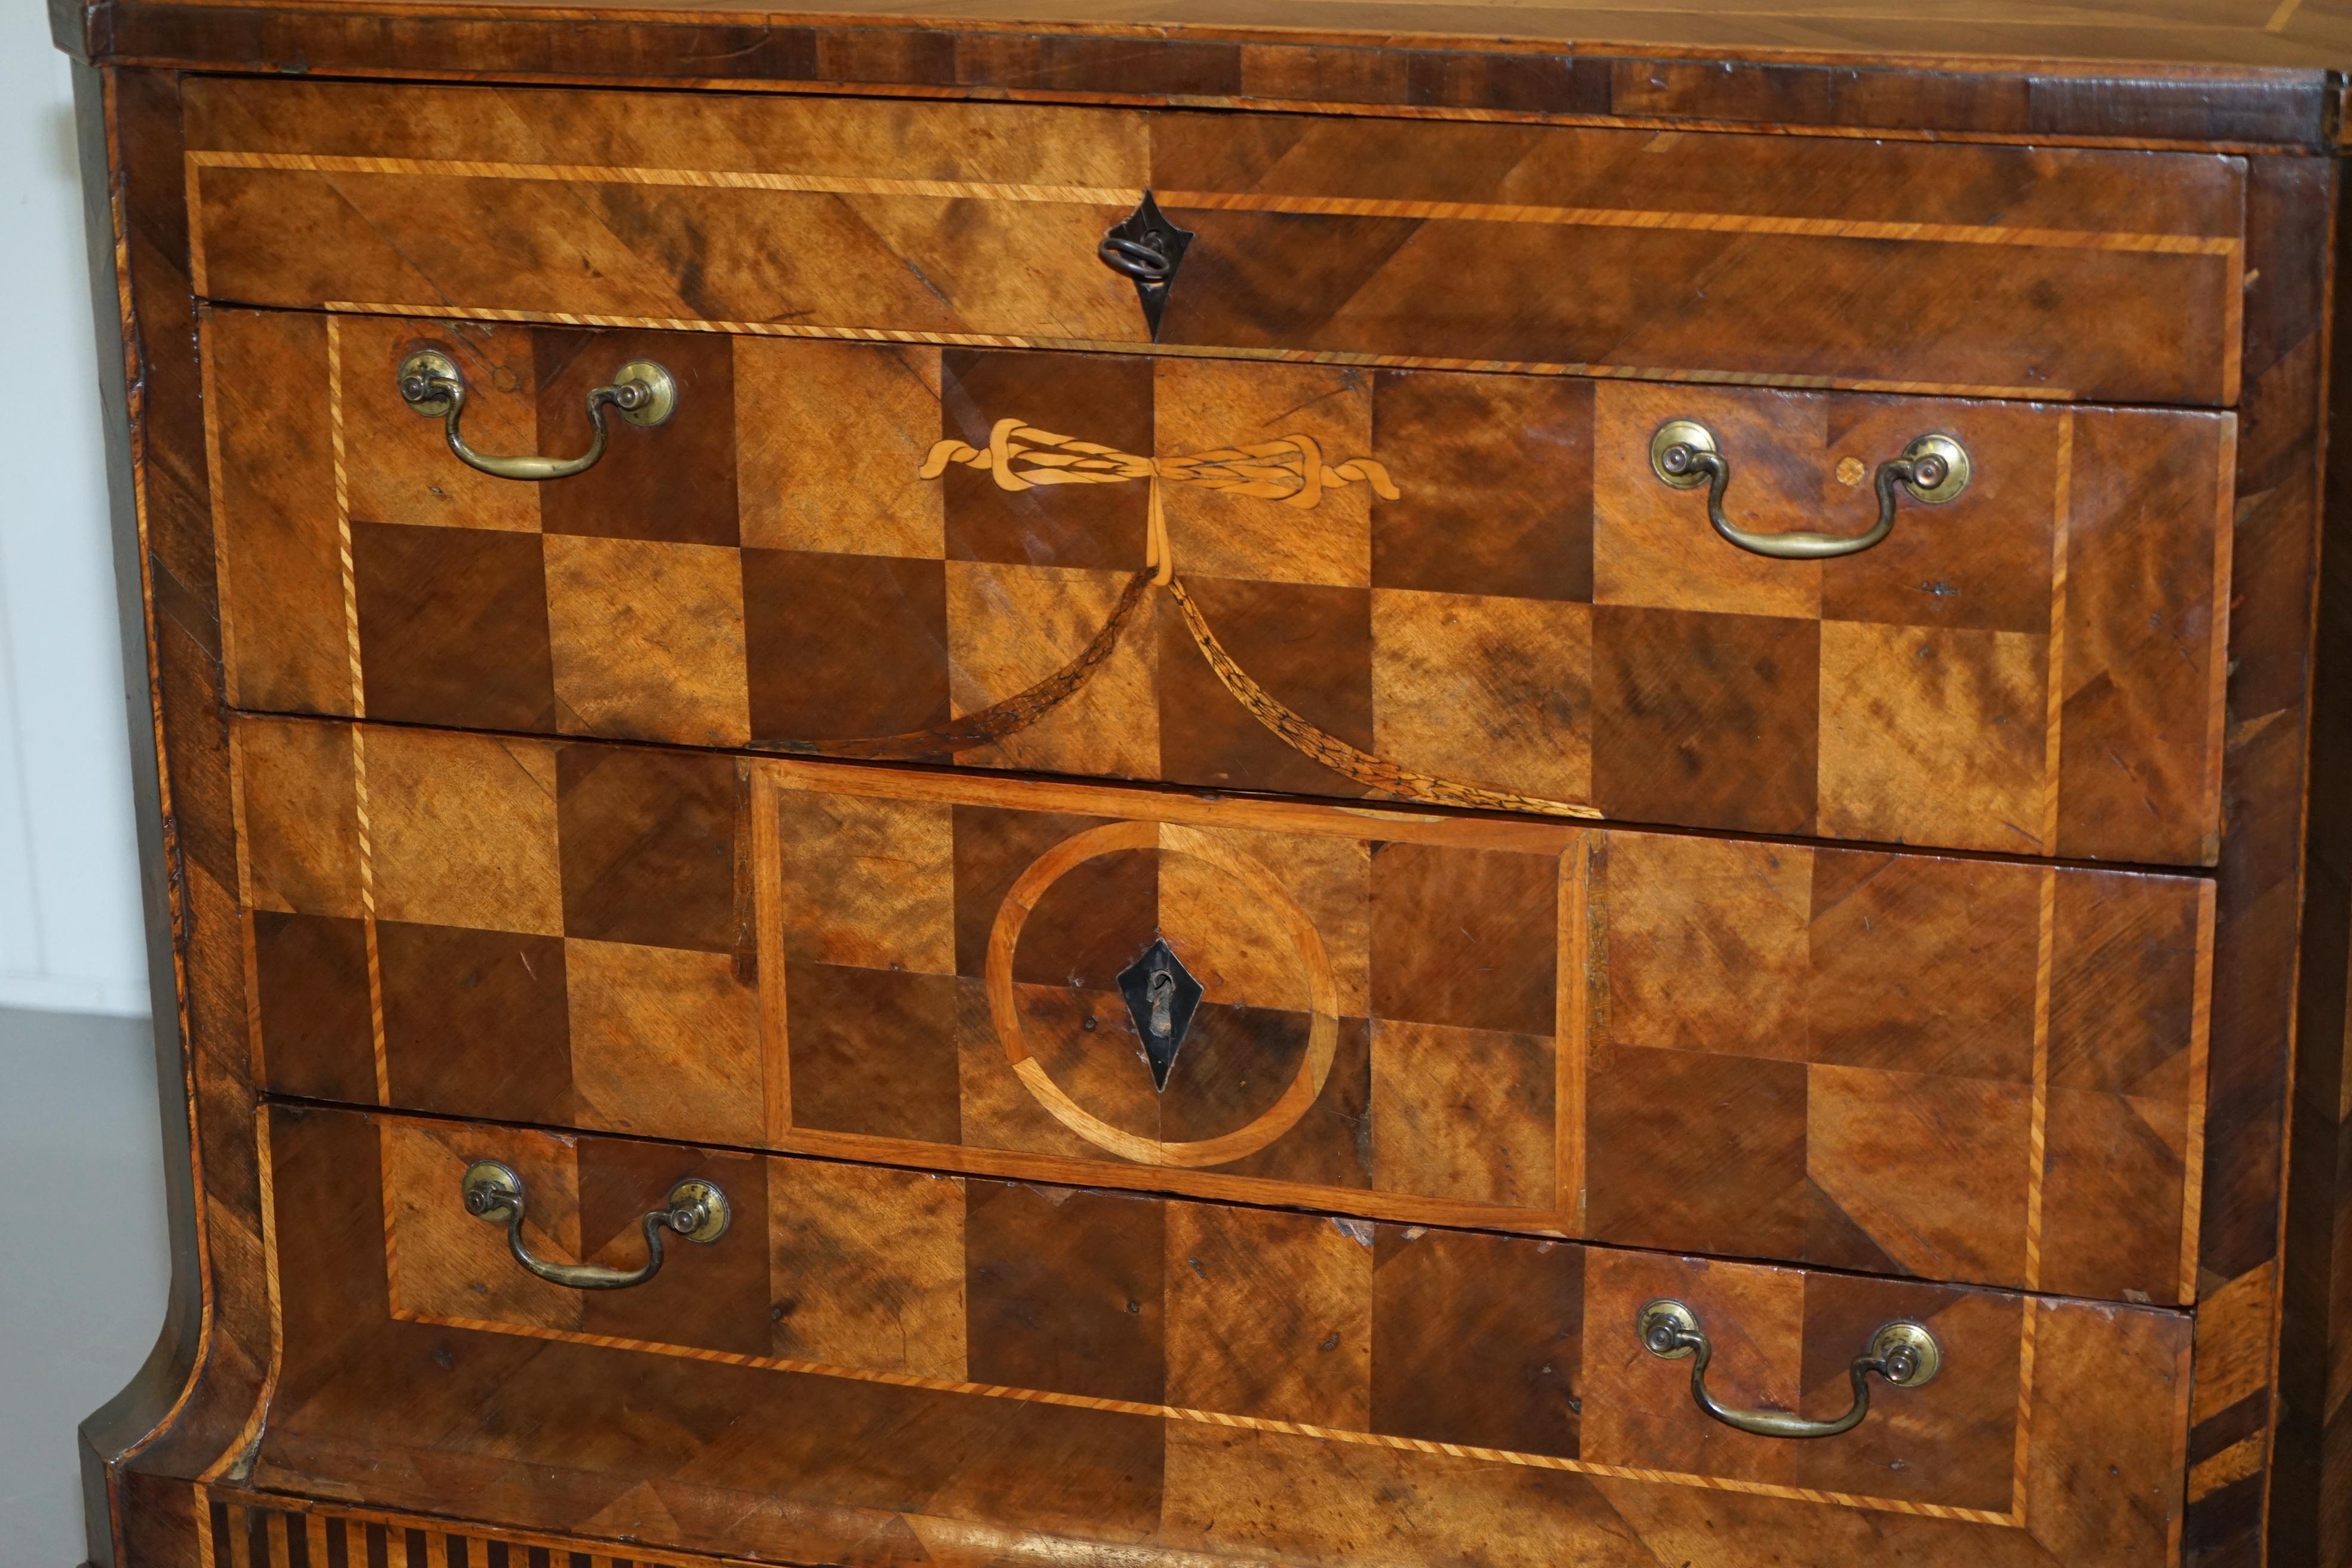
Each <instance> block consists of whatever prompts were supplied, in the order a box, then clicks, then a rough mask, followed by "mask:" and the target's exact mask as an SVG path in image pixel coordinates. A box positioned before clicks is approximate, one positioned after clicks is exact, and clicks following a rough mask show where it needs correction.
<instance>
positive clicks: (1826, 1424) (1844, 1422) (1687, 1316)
mask: <svg viewBox="0 0 2352 1568" xmlns="http://www.w3.org/2000/svg"><path fill="white" fill-rule="evenodd" d="M1633 1329H1634V1331H1635V1332H1636V1333H1638V1334H1640V1335H1641V1337H1642V1348H1643V1350H1646V1351H1648V1352H1650V1353H1651V1354H1652V1355H1654V1356H1656V1357H1657V1358H1659V1359H1660V1360H1661V1361H1680V1360H1682V1359H1683V1357H1685V1356H1688V1355H1695V1356H1696V1357H1697V1358H1698V1359H1697V1360H1696V1361H1694V1362H1693V1363H1691V1397H1692V1398H1693V1399H1696V1401H1698V1407H1699V1408H1700V1409H1701V1410H1704V1411H1706V1413H1707V1414H1708V1415H1712V1416H1714V1417H1715V1418H1716V1419H1717V1421H1720V1422H1722V1423H1723V1424H1724V1425H1725V1426H1737V1427H1738V1428H1739V1430H1741V1431H1742V1432H1753V1433H1755V1434H1756V1435H1757V1436H1759V1437H1834V1436H1837V1435H1838V1434H1839V1433H1841V1432H1851V1431H1853V1429H1854V1428H1855V1427H1857V1426H1861V1425H1862V1418H1863V1417H1864V1416H1865V1415H1869V1414H1870V1374H1871V1373H1877V1374H1878V1375H1879V1376H1881V1377H1883V1378H1885V1380H1886V1381H1887V1382H1889V1383H1891V1384H1894V1385H1895V1387H1897V1388H1918V1387H1920V1386H1922V1385H1924V1384H1928V1383H1932V1382H1934V1381H1935V1377H1936V1373H1938V1372H1940V1371H1942V1370H1943V1366H1944V1349H1943V1347H1942V1346H1941V1345H1939V1344H1937V1342H1936V1336H1935V1335H1933V1334H1931V1333H1929V1332H1928V1331H1927V1330H1926V1329H1924V1328H1922V1327H1920V1326H1919V1325H1918V1324H1917V1323H1911V1322H1893V1323H1889V1324H1887V1325H1886V1326H1885V1328H1883V1329H1881V1330H1879V1331H1877V1332H1876V1333H1874V1334H1873V1335H1871V1336H1870V1343H1869V1344H1868V1345H1867V1346H1865V1347H1864V1350H1863V1352H1862V1354H1860V1355H1858V1356H1856V1357H1854V1361H1853V1368H1852V1374H1853V1409H1851V1410H1849V1411H1847V1412H1846V1413H1845V1414H1844V1415H1841V1416H1839V1417H1837V1419H1835V1420H1834V1421H1808V1420H1806V1419H1805V1418H1804V1417H1803V1416H1801V1415H1784V1414H1782V1413H1781V1412H1780V1411H1778V1410H1734V1409H1733V1408H1731V1407H1730V1406H1729V1405H1723V1404H1720V1403H1718V1402H1717V1399H1716V1397H1715V1395H1714V1394H1709V1393H1708V1392H1707V1391H1706V1363H1707V1361H1708V1359H1709V1358H1710V1357H1711V1356H1712V1355H1713V1354H1714V1353H1715V1352H1714V1349H1713V1347H1712V1346H1710V1345H1709V1344H1708V1343H1707V1341H1706V1334H1705V1333H1703V1332H1701V1331H1700V1330H1699V1326H1698V1314H1696V1312H1693V1311H1692V1310H1690V1309H1689V1308H1688V1307H1685V1306H1684V1305H1683V1304H1682V1303H1681V1302H1680V1301H1666V1300H1659V1301H1653V1302H1651V1303H1650V1304H1649V1305H1648V1306H1646V1307H1644V1308H1643V1309H1642V1311H1641V1315H1640V1316H1638V1317H1636V1318H1635V1319H1634V1320H1633Z"/></svg>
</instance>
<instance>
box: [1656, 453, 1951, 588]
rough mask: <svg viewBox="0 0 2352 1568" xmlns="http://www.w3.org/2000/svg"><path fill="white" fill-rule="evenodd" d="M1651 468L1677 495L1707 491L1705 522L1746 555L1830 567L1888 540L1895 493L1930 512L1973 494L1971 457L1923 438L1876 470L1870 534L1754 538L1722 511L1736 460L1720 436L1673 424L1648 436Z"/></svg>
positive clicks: (1765, 534) (1773, 534)
mask: <svg viewBox="0 0 2352 1568" xmlns="http://www.w3.org/2000/svg"><path fill="white" fill-rule="evenodd" d="M1650 468H1651V471H1652V472H1654V473H1655V474H1656V475H1657V476H1658V478H1659V479H1662V480H1664V482H1665V483H1667V484H1669V485H1672V486H1673V487H1674V488H1675V489H1678V490H1689V489H1697V488H1698V487H1699V486H1701V485H1705V486H1706V488H1707V489H1706V516H1707V521H1710V522H1712V523H1714V524H1715V531H1716V532H1717V533H1719V534H1721V535H1723V537H1724V538H1726V539H1727V540H1729V541H1730V542H1732V543H1734V544H1737V545H1738V546H1739V548H1740V549H1742V550H1752V551H1754V552H1756V553H1757V554H1759V555H1770V556H1774V557H1776V558H1778V559H1780V560H1782V561H1826V560H1828V559H1830V558H1832V557H1833V556H1838V555H1853V554H1858V553H1859V552H1862V551H1864V550H1867V549H1869V548H1870V547H1871V546H1872V545H1874V544H1876V543H1877V542H1879V541H1880V540H1882V539H1885V537H1886V536H1887V534H1888V533H1890V532H1891V531H1893V530H1894V528H1895V499H1896V494H1897V492H1898V491H1899V492H1901V493H1902V494H1905V495H1908V496H1909V497H1910V498H1911V499H1912V500H1916V501H1921V502H1924V503H1925V504H1927V505H1928V506H1941V505H1943V504H1944V503H1945V502H1946V501H1948V500H1954V499H1956V498H1957V497H1958V495H1959V493H1960V492H1961V491H1962V490H1965V489H1968V488H1969V478H1970V475H1971V472H1972V466H1971V465H1970V463H1969V450H1968V448H1967V447H1963V446H1961V445H1960V444H1959V443H1958V441H1956V440H1954V439H1953V438H1952V437H1949V436H1942V435H1928V436H1922V437H1918V438H1917V439H1916V440H1915V441H1913V442H1912V443H1911V444H1910V445H1909V446H1907V447H1904V448H1903V455H1902V456H1901V457H1899V458H1888V459H1887V460H1886V461H1885V462H1883V463H1881V464H1879V465H1878V476H1877V481H1876V487H1875V488H1876V489H1877V491H1878V522H1877V524H1876V526H1874V528H1872V529H1871V530H1870V531H1869V532H1867V533H1854V534H1840V533H1754V532H1750V531H1748V530H1747V529H1744V528H1741V527H1740V526H1739V525H1738V524H1737V523H1735V522H1733V521H1731V520H1730V519H1729V518H1728V517H1726V516H1725V515H1724V512H1723V492H1724V491H1725V490H1727V489H1730V488H1731V459H1730V458H1727V457H1725V456H1724V455H1723V453H1722V452H1721V451H1719V450H1717V447H1716V441H1715V432H1714V431H1712V430H1710V429H1708V428H1707V427H1706V426H1704V425H1702V424H1700V423H1699V422H1698V421H1697V420H1696V419H1669V420H1667V421H1666V422H1665V423H1664V425H1661V426H1658V431H1657V434H1656V435H1654V436H1653V437H1650Z"/></svg>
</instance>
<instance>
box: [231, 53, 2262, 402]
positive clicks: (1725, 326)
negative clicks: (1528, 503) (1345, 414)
mask: <svg viewBox="0 0 2352 1568" xmlns="http://www.w3.org/2000/svg"><path fill="white" fill-rule="evenodd" d="M187 105H188V141H187V148H188V152H187V162H188V177H189V182H190V191H191V205H192V207H193V209H194V219H195V225H196V230H197V232H196V236H195V245H196V262H195V268H196V288H197V291H198V292H199V293H201V294H204V295H206V296H208V297H210V298H213V299H217V300H232V301H236V302H239V303H246V304H268V305H293V306H318V305H336V304H345V305H363V306H367V307H370V308H373V309H378V310H397V311H403V312H409V311H414V312H421V313H429V314H436V315H437V314H440V313H442V312H444V311H446V310H452V309H455V310H459V311H473V312H476V313H478V314H479V315H481V316H483V317H485V318H487V319H499V318H501V317H503V318H506V319H513V318H514V317H515V316H517V315H520V316H523V317H537V318H541V319H546V318H551V317H560V318H562V319H566V320H579V319H583V318H591V319H605V321H606V324H613V325H618V324H623V323H624V322H629V323H635V324H640V325H654V324H659V323H662V322H668V321H678V320H682V319H703V320H709V321H724V322H733V323H753V324H761V325H764V326H766V327H769V328H771V329H772V330H777V331H782V332H786V333H791V334H797V335H820V336H821V335H827V334H836V335H837V334H845V333H860V332H869V333H870V332H875V331H890V332H894V333H904V334H911V335H914V336H918V337H920V338H924V339H928V340H929V341H933V342H1029V343H1057V344H1065V345H1067V344H1078V343H1089V342H1092V343H1104V342H1144V341H1147V340H1148V338H1149V336H1150V330H1149V328H1148V326H1147V324H1146V320H1145V317H1144V314H1143V312H1142V310H1140V308H1139V304H1138V301H1137V299H1136V295H1135V291H1134V289H1133V288H1132V286H1131V285H1130V284H1129V281H1128V279H1126V278H1124V277H1122V276H1120V275H1119V274H1118V273H1116V272H1114V271H1112V270H1110V269H1109V268H1106V267H1105V266H1104V265H1103V264H1102V262H1101V260H1100V259H1099V258H1097V254H1096V247H1097V245H1098V244H1099V242H1100V241H1101V239H1102V237H1103V234H1104V231H1105V230H1106V229H1108V228H1109V227H1110V226H1112V225H1114V224H1116V223H1118V222H1119V221H1120V220H1121V219H1122V218H1124V217H1125V216H1127V215H1128V213H1129V211H1130V210H1131V209H1133V208H1134V207H1135V206H1136V205H1137V204H1138V202H1139V200H1140V198H1141V197H1142V195H1143V193H1144V192H1145V190H1146V189H1150V190H1151V191H1152V192H1153V193H1154V195H1156V197H1157V200H1158V201H1159V203H1160V205H1161V206H1162V207H1163V208H1164V209H1165V210H1166V212H1167V214H1168V216H1169V219H1170V220H1171V222H1173V223H1174V224H1176V225H1177V226H1180V227H1181V228H1183V229H1185V230H1187V231H1188V232H1190V233H1192V235H1193V236H1194V238H1193V239H1192V244H1191V246H1190V247H1189V248H1188V249H1187V250H1186V252H1185V255H1184V258H1183V262H1182V266H1181V269H1180V270H1179V272H1178V275H1177V281H1176V283H1175V285H1174V287H1173V289H1172V290H1171V294H1170V297H1169V303H1168V309H1167V313H1166V316H1165V319H1164V321H1163V322H1162V323H1161V327H1160V334H1159V335H1160V342H1164V343H1167V344H1169V345H1171V346H1176V347H1185V348H1195V349H1215V350H1221V351H1237V352H1244V353H1259V354H1265V355H1269V356H1271V355H1283V356H1297V355H1321V356H1326V357H1333V358H1337V357H1340V356H1350V357H1353V356H1374V357H1379V358H1386V359H1402V360H1416V361H1426V362H1444V363H1482V364H1483V363H1497V362H1504V363H1517V364H1528V365H1540V366H1547V367H1552V368H1559V367H1580V368H1591V369H1601V370H1610V371H1620V372H1623V371H1632V372H1654V373H1669V374H1702V375H1704V376H1706V377H1707V378H1709V379H1717V378H1729V379H1735V380H1744V381H1751V382H1760V383H1781V384H1808V385H1822V384H1833V385H1849V386H1851V385H1874V386H1880V387H1885V388H1889V389H1894V388H1901V389H1905V390H1927V389H1931V388H1940V389H1944V390H1947V391H1971V392H1978V393H1985V394H1991V395H2024V396H2035V397H2065V398H2074V397H2087V398H2099V399H2106V400H2115V401H2130V402H2154V403H2179V404H2193V405H2208V406H2211V405H2225V404H2228V403H2230V402H2231V401H2232V400H2234V398H2235V396H2236V380H2237V363H2236V351H2237V338H2238V331H2237V310H2238V295H2239V292H2240V279H2241V277H2242V271H2243V259H2242V229H2243V225H2244V182H2245V170H2244V163H2243V161H2242V159H2238V158H2217V157H2201V158H2195V157H2186V156H2169V155H2164V154H2148V153H2108V152H2094V151H2084V150H2075V151H2063V150H2029V149H2025V148H1997V147H1990V146H1957V145H1955V146H1924V145H1920V144H1918V143H1916V142H1913V143H1906V142H1884V143H1881V142H1870V141H1866V140H1861V139H1835V140H1823V141H1817V142H1804V141H1792V140H1787V139H1782V138H1773V137H1744V136H1728V135H1709V134H1706V133H1705V132H1699V133H1696V134H1694V133H1692V132H1675V133H1670V134H1662V133H1659V132H1651V131H1623V130H1600V129H1570V128H1564V127H1538V126H1526V125H1517V126H1505V125H1433V124H1425V123H1420V122H1416V121H1403V120H1391V121H1360V120H1346V119H1329V120H1318V119H1311V118H1303V117H1291V116H1276V115H1264V116H1247V117H1242V116H1233V115H1207V114H1185V113H1168V112H1162V113H1144V112H1139V111H1134V110H1112V109H1084V108H1047V107H1042V106H1029V105H1007V104H971V103H940V102H924V101H908V100H899V101H895V102H894V101H877V100H821V99H797V98H751V97H733V98H730V97H724V96H696V97H680V96H677V95H660V96H654V95H637V94H626V93H617V92H594V91H566V90H548V89H488V88H443V87H427V86H422V85H406V84H404V85H401V86H398V87H390V86H383V85H370V84H333V85H329V84H324V83H308V82H306V83H294V82H261V81H250V80H248V81H227V80H220V81H201V82H197V83H194V84H192V85H191V86H190V87H189V89H188V91H187ZM1469 279H1475V280H1476V282H1475V286H1470V287H1465V286H1464V284H1465V280H1469Z"/></svg>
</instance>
